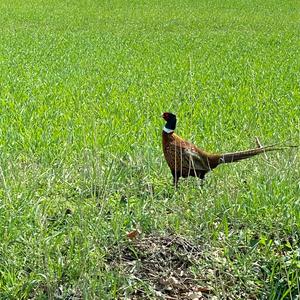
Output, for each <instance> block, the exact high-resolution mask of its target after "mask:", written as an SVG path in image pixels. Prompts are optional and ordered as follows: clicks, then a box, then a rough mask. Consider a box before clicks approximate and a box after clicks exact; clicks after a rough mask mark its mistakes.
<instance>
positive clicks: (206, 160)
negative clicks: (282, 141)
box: [162, 113, 284, 185]
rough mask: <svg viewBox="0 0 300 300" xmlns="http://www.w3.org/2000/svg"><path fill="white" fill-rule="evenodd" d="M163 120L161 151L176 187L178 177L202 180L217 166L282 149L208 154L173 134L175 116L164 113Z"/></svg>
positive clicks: (273, 148)
mask: <svg viewBox="0 0 300 300" xmlns="http://www.w3.org/2000/svg"><path fill="white" fill-rule="evenodd" d="M163 118H164V119H165V120H166V121H167V124H166V126H165V127H164V129H163V132H162V144H163V151H164V156H165V159H166V161H167V163H168V165H169V167H170V169H171V172H172V175H173V182H174V184H175V185H177V183H178V179H179V178H180V177H189V176H196V177H199V178H200V179H204V177H205V174H206V173H207V172H209V171H211V170H213V169H214V168H216V167H217V166H218V165H219V164H222V163H231V162H236V161H239V160H242V159H246V158H249V157H252V156H255V155H257V154H261V153H264V152H268V151H274V150H280V149H282V148H284V147H280V148H278V147H273V146H267V147H259V148H255V149H250V150H246V151H239V152H232V153H225V154H213V153H208V152H206V151H204V150H201V149H199V148H198V147H197V146H195V145H194V144H192V143H190V142H187V141H185V140H183V139H182V138H181V137H179V136H178V135H177V134H175V133H174V130H175V128H176V116H175V115H174V114H172V113H164V114H163Z"/></svg>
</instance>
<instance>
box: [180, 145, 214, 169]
mask: <svg viewBox="0 0 300 300" xmlns="http://www.w3.org/2000/svg"><path fill="white" fill-rule="evenodd" d="M183 154H184V155H183V160H184V162H183V164H185V165H188V166H189V169H190V170H197V171H208V170H209V162H208V160H207V158H206V157H202V156H201V155H199V154H198V153H197V152H195V151H193V149H192V148H191V149H185V150H184V153H183Z"/></svg>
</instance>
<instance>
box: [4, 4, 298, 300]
mask: <svg viewBox="0 0 300 300" xmlns="http://www.w3.org/2000/svg"><path fill="white" fill-rule="evenodd" d="M299 10H300V4H299V2H297V1H289V0H267V1H244V0H242V1H227V0H225V1H209V0H201V1H187V0H185V1H167V0H166V1H91V0H86V1H81V0H80V1H56V0H50V1H43V0H40V1H38V0H36V1H33V0H31V1H7V0H2V1H1V2H0V163H1V164H0V216H1V218H0V237H1V239H0V240H1V241H0V298H1V299H22V298H23V299H27V298H30V297H31V298H34V299H57V298H58V294H59V293H60V295H61V298H62V299H67V297H68V296H69V297H75V295H77V296H78V297H82V298H85V299H117V298H120V297H121V296H122V295H125V294H126V290H128V291H130V289H134V284H135V283H133V281H131V280H130V279H129V278H128V276H126V275H124V274H121V273H120V272H118V271H117V270H113V269H111V268H109V266H108V265H107V263H106V256H107V254H108V253H109V251H110V249H111V245H114V246H115V247H119V246H121V245H123V244H124V243H127V238H126V232H127V231H130V230H132V229H134V228H140V229H141V231H142V232H143V234H148V233H160V234H168V232H170V231H171V232H175V233H176V234H180V235H183V236H185V237H188V238H190V239H191V240H194V241H195V242H196V243H200V244H201V243H203V245H204V246H203V247H204V250H205V251H206V252H205V253H206V255H207V257H209V259H207V260H204V261H202V262H201V263H200V264H199V265H198V266H196V267H195V272H196V273H197V272H198V273H201V274H202V275H203V274H207V277H209V276H210V277H209V282H210V285H211V286H212V287H213V295H214V296H216V297H217V298H216V299H222V298H224V299H225V298H226V296H227V297H228V298H227V299H249V298H250V297H253V298H254V299H255V298H257V299H274V300H275V299H276V300H277V299H278V300H279V299H296V298H295V297H296V295H298V294H299V293H300V292H299V291H300V282H299V273H300V253H299V251H300V250H299V248H300V245H299V239H300V227H299V226H300V200H299V195H300V182H299V178H300V176H299V175H300V174H299V170H300V165H299V151H298V150H288V151H284V152H279V153H273V154H268V159H267V160H266V159H265V158H264V157H263V156H261V157H256V158H254V159H251V160H248V161H244V162H241V163H238V164H232V165H226V166H225V165H224V166H221V167H219V168H218V169H216V170H215V171H214V172H212V173H211V174H209V176H208V177H207V180H206V182H205V184H204V185H203V186H202V187H199V185H198V183H197V181H196V180H194V179H189V180H182V181H181V183H180V188H179V189H178V190H177V191H174V190H173V188H172V185H171V182H172V179H171V174H170V172H169V170H168V167H167V165H166V163H165V162H164V159H163V155H162V150H161V128H162V126H163V125H164V124H163V122H162V119H161V118H160V115H161V113H162V112H163V111H172V112H175V113H176V114H177V116H178V118H179V122H178V129H177V132H178V134H180V135H181V136H183V137H185V138H187V139H189V140H191V141H193V142H195V143H196V144H197V145H198V146H200V147H203V148H205V149H207V150H210V151H218V152H222V151H224V152H225V151H226V152H228V151H232V150H242V149H246V148H249V147H253V145H254V137H255V136H259V137H260V139H261V141H262V142H263V143H264V144H271V143H273V142H279V141H285V140H288V139H291V140H292V142H293V143H296V144H299V141H300V139H299V136H300V135H299V129H300V127H299V124H300V118H299V116H300V89H299V78H300V76H299V75H300V59H299V58H300V53H299V52H300V51H299V49H300V48H299V42H300V40H299V25H300V24H299V23H300V22H299ZM122 199H125V200H127V202H126V201H121V200H122ZM208 270H212V272H208ZM209 274H210V275H209ZM231 278H234V280H231ZM74 299H75V298H74Z"/></svg>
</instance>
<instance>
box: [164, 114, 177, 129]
mask: <svg viewBox="0 0 300 300" xmlns="http://www.w3.org/2000/svg"><path fill="white" fill-rule="evenodd" d="M162 117H163V118H164V120H165V121H167V123H166V125H165V127H164V129H163V131H164V132H166V133H172V132H174V130H175V128H176V122H177V119H176V115H174V114H172V113H170V112H164V113H163V114H162Z"/></svg>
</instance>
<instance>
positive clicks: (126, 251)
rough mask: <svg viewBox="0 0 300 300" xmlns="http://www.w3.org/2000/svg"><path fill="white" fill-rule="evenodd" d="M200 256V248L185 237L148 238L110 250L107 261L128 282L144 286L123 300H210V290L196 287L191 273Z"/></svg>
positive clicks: (193, 275)
mask: <svg viewBox="0 0 300 300" xmlns="http://www.w3.org/2000/svg"><path fill="white" fill-rule="evenodd" d="M201 253H202V250H201V247H200V246H198V245H195V244H193V243H192V242H191V241H189V240H187V239H186V238H183V237H180V236H177V235H168V236H158V235H148V236H144V237H141V238H138V239H133V240H130V241H129V243H128V244H126V245H123V246H121V247H119V248H118V250H115V251H112V252H111V255H110V258H108V260H107V262H108V263H109V265H110V266H111V267H113V268H114V269H115V270H116V269H117V270H120V272H121V273H122V274H124V275H126V276H127V277H128V278H130V280H131V281H136V282H137V283H138V282H143V284H144V286H145V284H146V285H147V287H148V288H147V290H146V289H145V288H144V287H143V288H140V286H139V288H137V289H135V290H134V292H133V293H131V295H126V299H131V300H133V299H194V300H197V299H209V294H210V289H209V288H207V287H203V286H199V285H198V284H197V278H196V275H195V274H194V273H193V272H192V271H191V267H193V266H196V265H197V261H198V260H200V258H201ZM119 299H125V297H124V296H120V298H119Z"/></svg>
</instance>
